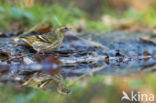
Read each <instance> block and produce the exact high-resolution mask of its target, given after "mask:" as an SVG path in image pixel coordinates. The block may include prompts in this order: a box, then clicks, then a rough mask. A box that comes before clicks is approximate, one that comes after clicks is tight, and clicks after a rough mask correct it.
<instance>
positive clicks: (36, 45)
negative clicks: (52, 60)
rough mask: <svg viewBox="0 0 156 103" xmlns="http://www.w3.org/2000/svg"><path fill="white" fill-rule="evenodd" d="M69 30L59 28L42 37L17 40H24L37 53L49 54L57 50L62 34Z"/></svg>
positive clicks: (34, 36) (35, 36)
mask: <svg viewBox="0 0 156 103" xmlns="http://www.w3.org/2000/svg"><path fill="white" fill-rule="evenodd" d="M69 30H70V28H68V27H67V26H59V27H57V28H56V29H55V30H54V31H52V32H49V33H46V34H43V35H32V36H26V37H20V38H19V39H20V40H24V41H25V42H26V43H27V44H29V45H30V46H32V47H33V49H34V50H36V51H38V52H51V51H54V50H55V49H57V48H59V46H60V44H61V43H62V41H63V38H64V34H65V33H66V32H67V31H69Z"/></svg>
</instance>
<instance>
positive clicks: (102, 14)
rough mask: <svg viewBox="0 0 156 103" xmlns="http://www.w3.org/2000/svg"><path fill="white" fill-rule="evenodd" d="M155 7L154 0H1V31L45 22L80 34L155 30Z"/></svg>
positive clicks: (27, 27)
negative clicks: (70, 27)
mask: <svg viewBox="0 0 156 103" xmlns="http://www.w3.org/2000/svg"><path fill="white" fill-rule="evenodd" d="M155 5H156V1H155V0H148V1H147V0H137V1H136V0H131V1H128V0H118V1H116V0H79V1H77V0H68V1H65V0H37V1H35V0H0V19H1V21H0V30H1V31H10V30H12V31H16V30H19V29H22V30H27V29H30V28H32V27H34V26H36V25H40V24H42V23H45V24H47V23H53V25H54V26H57V25H59V23H61V24H66V25H70V26H72V27H73V28H74V29H75V30H77V31H110V30H120V29H124V30H125V29H126V30H127V29H128V30H129V29H130V30H136V29H138V28H145V27H146V28H149V29H153V28H155V26H156V20H155V19H154V18H155V17H156V14H155V9H156V8H155V7H156V6H155ZM56 19H57V20H56ZM58 21H59V23H58ZM19 31H20V30H19Z"/></svg>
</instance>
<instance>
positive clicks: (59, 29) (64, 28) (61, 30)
mask: <svg viewBox="0 0 156 103" xmlns="http://www.w3.org/2000/svg"><path fill="white" fill-rule="evenodd" d="M69 30H71V28H69V27H67V26H64V25H61V26H59V27H57V28H56V29H55V33H57V34H63V35H64V34H65V33H66V32H67V31H69Z"/></svg>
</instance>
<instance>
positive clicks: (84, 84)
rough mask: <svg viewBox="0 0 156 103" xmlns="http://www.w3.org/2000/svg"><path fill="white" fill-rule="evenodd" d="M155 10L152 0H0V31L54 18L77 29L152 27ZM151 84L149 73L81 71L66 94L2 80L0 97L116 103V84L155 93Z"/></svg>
mask: <svg viewBox="0 0 156 103" xmlns="http://www.w3.org/2000/svg"><path fill="white" fill-rule="evenodd" d="M155 11H156V0H0V32H9V31H13V32H16V31H21V32H23V31H29V30H30V29H32V28H34V27H39V26H41V25H42V24H47V25H48V24H53V25H54V26H58V25H59V24H60V23H61V24H64V25H69V26H71V27H72V28H73V29H74V30H75V31H77V32H93V31H94V32H100V31H112V30H128V31H131V30H132V31H144V30H153V29H155V28H156V19H155V18H156V13H155ZM71 81H72V80H70V79H69V80H68V81H67V82H69V84H70V82H71ZM155 85H156V78H155V74H148V75H143V74H138V75H128V76H95V77H89V78H87V77H86V78H84V79H82V80H79V81H77V82H75V83H74V84H72V86H70V88H71V90H72V91H73V93H72V94H71V95H69V96H60V95H58V94H56V93H53V92H51V91H50V90H47V91H44V90H42V89H32V88H17V87H12V86H9V85H8V86H0V102H1V103H52V102H53V103H120V102H121V97H122V90H124V91H126V92H127V93H129V94H130V92H131V90H135V91H136V92H137V91H139V92H142V93H144V92H145V93H149V94H150V93H153V94H156V86H155Z"/></svg>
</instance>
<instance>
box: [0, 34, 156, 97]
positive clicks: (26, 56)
mask: <svg viewBox="0 0 156 103" xmlns="http://www.w3.org/2000/svg"><path fill="white" fill-rule="evenodd" d="M144 35H145V34H144V33H136V32H131V33H126V32H115V33H106V34H104V33H103V34H84V35H83V34H81V35H78V37H77V36H73V35H70V34H68V35H66V36H65V38H64V41H63V43H62V45H61V47H60V48H58V49H57V50H56V51H53V52H51V53H49V54H42V53H41V54H39V53H36V52H34V51H32V50H31V49H30V48H27V47H25V46H21V45H15V44H16V43H15V42H14V41H12V40H10V39H8V38H6V39H4V38H3V39H1V40H0V49H1V51H2V52H1V54H3V55H5V56H6V57H7V59H4V60H3V61H2V60H1V64H0V67H1V69H0V82H3V83H11V84H17V85H20V86H30V87H45V88H52V89H53V88H54V89H55V91H57V92H58V93H59V94H62V95H66V94H69V93H70V90H69V89H67V87H66V86H65V84H64V80H63V78H65V79H66V78H68V77H69V78H72V77H79V76H81V75H83V74H87V73H89V72H91V71H92V72H93V71H94V72H93V74H95V75H104V74H109V75H110V74H111V75H112V74H115V75H126V74H130V73H142V71H144V70H145V68H147V67H148V66H150V65H155V64H156V58H155V54H156V45H155V44H154V43H152V42H150V43H149V42H144V41H142V40H140V37H143V36H144ZM136 37H137V38H136ZM5 51H7V52H5ZM147 70H149V71H150V70H151V69H149V68H148V69H146V71H147ZM152 71H154V70H153V69H152ZM61 75H62V76H63V77H62V76H61ZM17 81H18V82H17ZM49 83H50V84H51V83H54V84H53V86H52V85H50V86H49ZM63 91H64V92H63Z"/></svg>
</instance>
